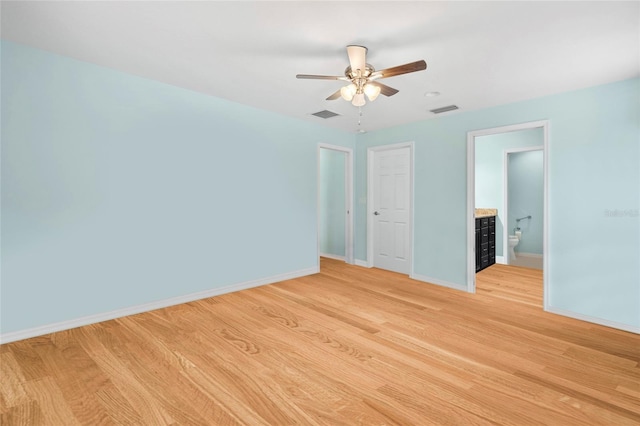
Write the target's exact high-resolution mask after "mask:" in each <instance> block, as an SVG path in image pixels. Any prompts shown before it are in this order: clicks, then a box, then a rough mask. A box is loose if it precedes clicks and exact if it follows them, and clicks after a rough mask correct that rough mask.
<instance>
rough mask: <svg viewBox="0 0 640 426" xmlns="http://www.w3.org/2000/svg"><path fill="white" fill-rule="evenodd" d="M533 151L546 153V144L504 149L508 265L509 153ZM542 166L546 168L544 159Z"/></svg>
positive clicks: (504, 233) (504, 225) (504, 235)
mask: <svg viewBox="0 0 640 426" xmlns="http://www.w3.org/2000/svg"><path fill="white" fill-rule="evenodd" d="M531 151H542V152H543V153H544V145H538V146H526V147H522V148H507V149H505V150H504V158H503V164H502V172H503V176H502V179H503V182H502V188H503V190H504V196H503V197H502V200H503V201H504V206H503V210H502V211H503V215H504V221H503V222H502V252H503V253H504V259H505V264H507V265H508V264H509V154H515V153H518V152H531ZM542 167H543V168H544V159H543V164H542ZM543 173H544V171H543ZM543 192H544V188H543ZM543 226H544V223H543Z"/></svg>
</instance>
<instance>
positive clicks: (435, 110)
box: [431, 105, 458, 114]
mask: <svg viewBox="0 0 640 426" xmlns="http://www.w3.org/2000/svg"><path fill="white" fill-rule="evenodd" d="M457 109H458V107H457V106H455V105H449V106H446V107H442V108H436V109H432V110H431V112H432V113H434V114H442V113H443V112H447V111H455V110H457Z"/></svg>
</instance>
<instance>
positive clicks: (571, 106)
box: [355, 78, 640, 327]
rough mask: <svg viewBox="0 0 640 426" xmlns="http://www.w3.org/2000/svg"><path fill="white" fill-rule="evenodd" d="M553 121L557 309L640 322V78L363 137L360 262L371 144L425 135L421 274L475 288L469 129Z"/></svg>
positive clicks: (419, 150)
mask: <svg viewBox="0 0 640 426" xmlns="http://www.w3.org/2000/svg"><path fill="white" fill-rule="evenodd" d="M544 119H548V120H550V122H551V130H550V145H549V153H548V158H549V165H548V167H549V209H550V210H549V216H550V217H549V258H550V259H549V260H550V263H549V270H548V274H549V288H550V291H549V302H550V305H551V307H553V308H555V309H564V310H567V311H571V312H574V313H576V314H582V315H587V316H592V317H595V318H599V319H601V320H607V321H611V322H617V323H620V324H625V325H629V326H634V327H640V265H639V263H640V261H639V259H640V216H639V215H638V213H637V212H638V209H639V208H640V207H639V204H640V171H639V170H640V167H639V165H640V148H639V147H640V143H639V137H640V79H637V78H636V79H631V80H626V81H621V82H617V83H612V84H607V85H602V86H597V87H592V88H588V89H583V90H578V91H572V92H567V93H563V94H558V95H554V96H548V97H543V98H538V99H533V100H528V101H524V102H519V103H514V104H509V105H502V106H498V107H494V108H487V109H484V110H479V111H470V112H461V113H457V114H452V115H449V116H443V117H438V118H436V119H433V120H426V121H421V122H416V123H411V124H407V125H403V126H398V127H394V128H389V129H384V130H380V131H372V132H369V133H365V134H362V135H358V136H357V140H356V189H355V190H356V195H355V197H356V200H357V204H356V216H355V217H356V229H355V232H356V234H355V240H356V247H355V255H356V259H361V260H364V259H366V223H367V218H366V193H367V184H366V162H367V159H366V157H367V148H368V147H371V146H379V145H385V144H392V143H398V142H405V141H415V188H414V191H415V208H414V273H416V274H419V275H423V276H425V277H432V278H434V279H437V280H441V281H446V282H449V283H452V284H455V285H460V286H462V285H465V284H466V254H467V253H466V252H467V247H466V232H467V229H466V215H465V212H466V209H467V206H466V155H467V153H466V138H467V132H469V131H472V130H478V129H487V128H492V127H499V126H505V125H510V124H515V123H524V122H531V121H538V120H544ZM469 208H471V206H470V207H469ZM616 212H617V213H616ZM593 230H597V232H593Z"/></svg>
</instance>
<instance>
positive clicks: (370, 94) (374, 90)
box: [364, 84, 380, 102]
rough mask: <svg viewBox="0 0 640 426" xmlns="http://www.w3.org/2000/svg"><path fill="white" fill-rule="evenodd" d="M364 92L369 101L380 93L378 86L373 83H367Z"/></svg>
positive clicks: (373, 99)
mask: <svg viewBox="0 0 640 426" xmlns="http://www.w3.org/2000/svg"><path fill="white" fill-rule="evenodd" d="M364 93H365V94H366V95H367V98H369V100H370V101H371V102H373V101H375V100H376V98H377V97H378V95H379V94H380V86H374V85H373V84H367V85H366V86H364Z"/></svg>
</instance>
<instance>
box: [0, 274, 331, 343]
mask: <svg viewBox="0 0 640 426" xmlns="http://www.w3.org/2000/svg"><path fill="white" fill-rule="evenodd" d="M318 272H320V269H319V268H318V267H317V266H314V267H311V268H307V269H301V270H299V271H294V272H287V273H284V274H279V275H274V276H271V277H267V278H259V279H256V280H251V281H245V282H242V283H236V284H232V285H228V286H225V287H218V288H213V289H210V290H205V291H200V292H197V293H190V294H185V295H184V296H177V297H172V298H169V299H164V300H158V301H156V302H150V303H143V304H141V305H136V306H130V307H128V308H122V309H116V310H115V311H109V312H103V313H100V314H94V315H88V316H85V317H80V318H76V319H72V320H68V321H61V322H56V323H53V324H47V325H41V326H38V327H34V328H28V329H25V330H19V331H12V332H9V333H4V334H0V344H5V343H9V342H15V341H17V340H23V339H29V338H31V337H36V336H42V335H43V334H49V333H55V332H57V331H63V330H69V329H72V328H76V327H82V326H85V325H89V324H95V323H98V322H103V321H109V320H112V319H116V318H121V317H125V316H129V315H135V314H140V313H143V312H149V311H153V310H156V309H161V308H166V307H169V306H174V305H179V304H182V303H188V302H193V301H195V300H200V299H206V298H209V297H214V296H219V295H221V294H226V293H232V292H235V291H240V290H246V289H249V288H253V287H259V286H263V285H267V284H273V283H276V282H280V281H285V280H291V279H294V278H299V277H304V276H307V275H312V274H317V273H318Z"/></svg>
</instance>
